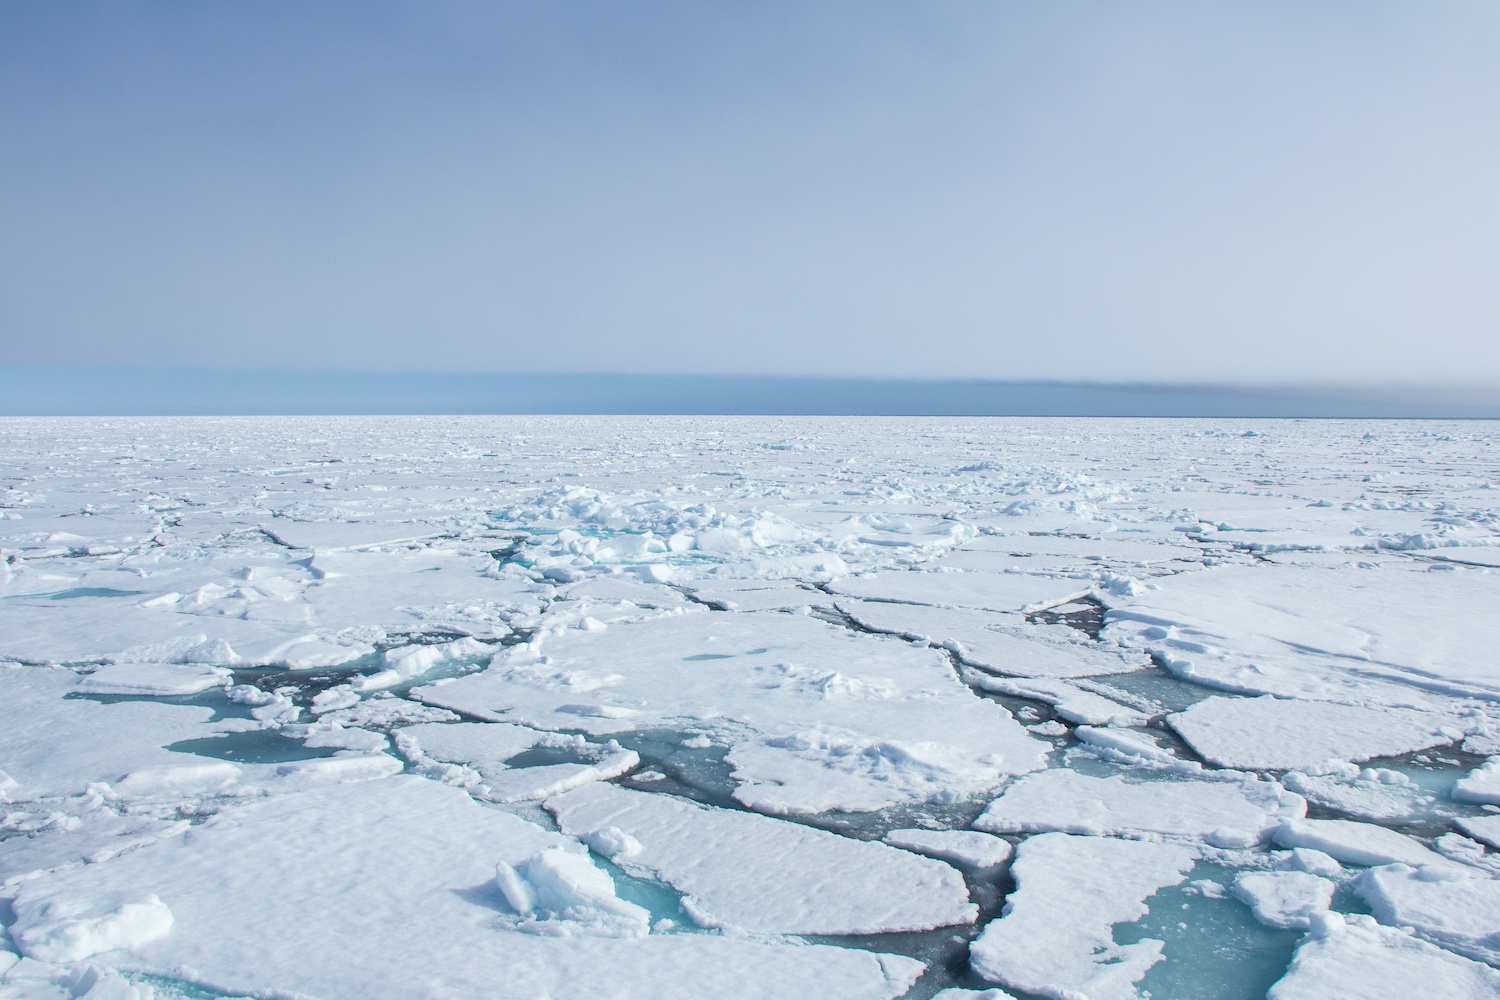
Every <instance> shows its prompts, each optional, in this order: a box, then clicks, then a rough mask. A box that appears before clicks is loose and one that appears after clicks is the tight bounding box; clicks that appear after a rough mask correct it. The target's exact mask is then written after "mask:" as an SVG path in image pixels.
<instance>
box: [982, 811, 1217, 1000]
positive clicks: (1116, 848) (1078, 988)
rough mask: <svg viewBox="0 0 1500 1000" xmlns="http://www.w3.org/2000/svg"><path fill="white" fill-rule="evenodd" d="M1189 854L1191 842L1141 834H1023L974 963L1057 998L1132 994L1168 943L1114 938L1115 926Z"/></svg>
mask: <svg viewBox="0 0 1500 1000" xmlns="http://www.w3.org/2000/svg"><path fill="white" fill-rule="evenodd" d="M1193 860H1194V853H1193V851H1192V850H1191V849H1189V848H1186V847H1182V846H1177V845H1170V844H1154V843H1147V842H1144V841H1135V840H1113V839H1106V838H1099V837H1075V836H1072V835H1070V834H1065V833H1046V834H1042V835H1041V836H1038V837H1030V838H1028V839H1026V840H1024V841H1022V842H1021V846H1020V847H1018V848H1017V849H1016V858H1015V860H1014V861H1013V862H1012V863H1011V874H1012V876H1013V877H1014V878H1015V881H1016V889H1015V891H1014V892H1013V893H1011V895H1010V897H1009V898H1008V899H1007V900H1006V904H1005V911H1004V915H1003V916H1002V917H1001V918H1000V919H999V920H997V921H995V922H993V923H991V924H990V925H989V926H987V927H986V928H985V929H984V932H983V933H982V934H980V936H979V937H978V939H976V940H975V941H974V943H973V944H972V945H970V947H969V953H970V957H971V961H972V963H973V966H974V970H975V971H976V972H978V973H979V974H980V975H981V976H983V977H984V978H985V979H988V980H990V981H992V982H997V983H1000V984H1001V985H1002V986H1008V987H1011V988H1012V989H1018V990H1024V991H1026V992H1029V993H1035V994H1038V995H1039V996H1044V997H1051V998H1054V1000H1072V998H1074V997H1088V998H1089V1000H1133V998H1135V997H1137V996H1138V994H1137V992H1136V989H1135V986H1134V985H1133V984H1134V983H1136V982H1137V981H1139V980H1140V978H1141V977H1142V976H1144V975H1145V974H1146V970H1148V969H1149V968H1150V967H1151V966H1152V965H1154V964H1156V963H1157V962H1159V961H1161V947H1162V942H1160V941H1156V940H1151V939H1144V940H1141V941H1137V942H1136V943H1134V944H1127V945H1118V944H1115V942H1114V939H1113V937H1112V936H1111V928H1112V927H1113V926H1114V925H1115V924H1119V923H1124V922H1126V921H1130V920H1135V919H1137V918H1138V917H1141V916H1142V915H1144V914H1145V912H1146V904H1145V900H1146V899H1147V897H1149V896H1151V895H1152V894H1153V893H1155V892H1156V891H1157V890H1158V889H1161V888H1163V887H1165V886H1169V885H1177V884H1178V883H1180V882H1182V881H1183V880H1184V879H1185V878H1186V877H1187V872H1188V870H1189V869H1191V868H1192V866H1193Z"/></svg>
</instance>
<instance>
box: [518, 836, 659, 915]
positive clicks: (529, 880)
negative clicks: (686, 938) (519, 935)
mask: <svg viewBox="0 0 1500 1000" xmlns="http://www.w3.org/2000/svg"><path fill="white" fill-rule="evenodd" d="M495 883H496V885H497V886H498V888H499V889H500V891H501V893H502V894H503V895H504V896H505V899H506V901H507V902H509V903H510V905H511V907H512V908H513V909H514V910H515V911H516V912H517V913H518V914H520V915H521V916H524V917H532V918H533V919H539V920H542V921H548V922H552V921H558V922H563V923H565V924H577V925H580V927H579V928H578V929H576V930H575V929H573V928H569V927H559V926H545V927H529V926H527V925H522V926H521V927H520V928H519V929H521V930H536V931H537V932H538V933H544V934H549V935H554V936H567V935H569V934H574V933H580V932H581V933H590V934H606V935H609V936H617V937H643V936H644V935H645V934H646V933H647V931H648V929H649V924H650V920H651V914H650V913H648V912H647V911H646V910H645V909H644V908H643V907H640V906H637V905H636V904H634V903H630V902H626V901H625V900H623V899H620V898H619V897H618V896H617V895H616V894H615V884H614V882H613V881H611V880H610V877H609V875H608V874H606V873H605V872H603V871H601V870H600V869H599V868H598V867H597V866H596V865H595V864H594V863H593V862H592V861H590V860H589V857H588V855H586V854H580V853H578V852H577V851H570V850H567V849H565V848H562V847H549V848H547V849H545V850H542V851H538V852H537V853H536V854H533V855H531V856H530V857H528V858H526V859H525V860H524V861H521V862H518V863H517V864H516V865H514V866H512V865H509V864H507V863H506V862H504V861H501V862H499V863H498V864H497V865H496V867H495Z"/></svg>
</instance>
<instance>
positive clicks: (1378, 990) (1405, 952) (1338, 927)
mask: <svg viewBox="0 0 1500 1000" xmlns="http://www.w3.org/2000/svg"><path fill="white" fill-rule="evenodd" d="M1333 997H1337V998H1340V1000H1342V998H1345V997H1347V998H1348V1000H1493V998H1494V997H1500V972H1496V971H1495V970H1494V969H1492V968H1490V967H1489V966H1487V965H1482V964H1480V963H1479V962H1474V961H1470V960H1469V959H1466V958H1463V957H1461V956H1459V955H1455V954H1453V953H1452V952H1448V951H1444V950H1443V949H1441V948H1435V947H1433V946H1432V945H1430V944H1428V943H1427V942H1425V941H1421V940H1418V939H1417V938H1415V937H1413V936H1412V934H1411V932H1410V931H1409V930H1407V931H1403V930H1401V929H1399V928H1394V927H1381V926H1379V925H1378V924H1377V923H1376V922H1375V921H1374V920H1373V919H1372V918H1370V917H1367V916H1352V917H1345V916H1343V915H1342V914H1338V913H1328V914H1323V915H1322V918H1321V919H1318V920H1317V921H1316V923H1315V924H1314V927H1313V931H1312V933H1309V934H1308V935H1307V936H1306V937H1304V938H1303V940H1302V943H1301V944H1300V945H1299V946H1298V948H1297V953H1296V955H1295V956H1294V957H1293V959H1292V965H1291V968H1290V970H1289V971H1288V972H1287V974H1286V976H1285V977H1284V978H1282V979H1281V980H1280V981H1279V982H1277V983H1276V985H1275V986H1273V987H1271V992H1270V993H1269V994H1267V1000H1329V998H1333Z"/></svg>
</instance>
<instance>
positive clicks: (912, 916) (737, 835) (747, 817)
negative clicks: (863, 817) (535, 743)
mask: <svg viewBox="0 0 1500 1000" xmlns="http://www.w3.org/2000/svg"><path fill="white" fill-rule="evenodd" d="M547 809H548V811H550V812H551V813H552V814H553V815H554V816H556V817H557V822H558V825H559V826H560V827H561V828H562V830H563V832H564V833H568V834H571V835H573V836H577V837H580V838H583V839H585V840H587V839H589V838H590V836H591V835H592V834H594V833H595V832H596V831H600V830H612V831H613V832H612V833H611V834H610V836H609V837H608V838H607V840H606V841H605V843H606V844H622V843H625V841H624V840H623V839H622V838H620V837H619V836H618V835H619V834H623V835H624V837H628V838H630V840H633V841H634V845H635V849H633V850H631V851H628V852H623V851H622V852H621V853H620V854H617V855H615V856H614V857H613V859H612V860H614V861H615V863H616V864H618V865H620V867H622V868H624V869H625V870H626V871H641V872H644V873H648V874H649V875H650V876H652V877H654V878H657V879H659V880H661V881H663V882H666V883H667V884H669V885H671V886H672V887H673V888H674V889H677V890H678V891H679V892H682V893H683V894H684V895H683V907H684V908H685V909H686V910H687V911H688V913H689V914H690V915H691V916H692V917H693V919H694V920H695V921H697V922H698V923H699V924H700V925H701V926H704V927H719V928H726V929H731V930H736V931H751V932H759V933H766V934H879V933H886V932H890V931H910V930H926V929H929V928H932V927H943V926H946V925H950V924H964V923H970V922H972V921H973V920H974V917H975V916H976V915H977V913H978V910H977V908H976V907H975V906H974V904H973V903H971V902H970V901H969V893H968V889H966V888H965V886H964V881H963V878H962V876H960V875H959V873H958V872H957V871H956V870H955V869H953V868H952V867H950V866H948V865H946V864H944V863H943V862H941V861H935V860H932V859H930V858H921V857H917V856H915V855H913V854H910V853H908V852H906V851H899V850H896V849H895V848H893V847H887V846H886V845H884V844H881V843H878V842H873V841H860V840H852V839H850V838H847V837H841V836H838V835H837V834H833V833H828V832H826V831H823V830H818V829H814V828H812V827H806V826H801V825H798V824H794V823H787V822H785V821H782V820H777V819H772V818H770V817H766V816H761V815H758V814H756V813H749V812H741V811H738V810H733V809H720V808H717V807H714V806H706V805H702V804H700V803H697V802H692V801H689V800H687V799H680V798H676V797H674V796H669V795H656V794H651V793H647V792H636V791H630V790H628V789H623V788H617V787H614V786H612V785H604V784H595V785H587V786H585V787H583V788H580V789H577V790H576V791H572V792H569V793H567V794H565V795H560V796H557V797H555V798H552V799H548V800H547ZM705 858H712V859H713V862H714V863H713V864H712V865H705V864H704V859H705Z"/></svg>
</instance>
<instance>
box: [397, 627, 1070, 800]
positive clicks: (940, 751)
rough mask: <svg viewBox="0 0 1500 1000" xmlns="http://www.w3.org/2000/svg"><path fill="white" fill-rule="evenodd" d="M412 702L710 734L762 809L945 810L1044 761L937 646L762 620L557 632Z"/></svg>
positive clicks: (591, 728) (543, 723)
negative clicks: (937, 804)
mask: <svg viewBox="0 0 1500 1000" xmlns="http://www.w3.org/2000/svg"><path fill="white" fill-rule="evenodd" d="M414 694H415V696H416V697H418V698H420V699H421V700H423V701H424V702H427V703H428V704H432V705H437V706H441V707H445V708H449V709H454V710H456V711H460V712H463V713H466V714H468V715H470V716H473V717H479V718H488V719H493V720H495V721H500V722H516V723H523V724H525V725H528V726H534V727H538V728H543V729H552V730H583V731H585V732H588V733H592V734H599V735H606V734H613V733H621V732H625V731H628V730H631V729H635V728H640V727H645V726H652V725H660V724H663V723H673V722H675V723H679V724H680V723H685V722H691V723H693V724H695V725H699V726H707V727H709V728H714V729H716V730H721V733H720V735H721V738H722V739H723V740H724V741H725V742H726V743H727V744H729V746H730V751H729V754H728V756H727V758H726V759H727V760H728V761H729V763H730V764H731V765H732V766H733V767H734V777H735V779H736V780H737V781H738V782H739V787H738V788H737V789H736V790H735V797H736V798H737V799H739V800H740V801H741V802H743V803H745V804H746V805H749V806H751V807H752V808H755V809H759V810H761V811H764V812H772V813H778V812H820V811H823V810H826V809H844V810H871V809H878V808H882V807H884V806H887V805H892V804H895V803H899V802H909V801H917V802H921V801H928V800H934V799H936V800H952V799H954V798H957V797H961V796H965V795H973V794H977V793H980V792H983V791H985V790H987V789H989V788H992V787H994V786H995V785H996V784H998V783H999V782H1000V780H1001V779H1002V778H1003V777H1004V776H1005V775H1008V774H1016V773H1024V772H1026V771H1031V770H1035V769H1037V768H1039V767H1041V766H1042V764H1043V763H1044V758H1043V754H1044V753H1045V750H1046V747H1045V745H1043V744H1041V743H1039V742H1037V741H1035V740H1033V739H1032V738H1031V737H1030V736H1029V735H1028V734H1027V733H1026V731H1025V730H1024V729H1023V728H1022V727H1021V726H1020V725H1019V724H1018V723H1016V722H1015V721H1014V720H1013V719H1012V718H1011V717H1010V715H1009V713H1008V712H1006V711H1005V709H1003V708H1001V707H1000V706H999V705H995V704H992V703H989V702H985V701H982V700H980V699H976V698H974V696H973V694H972V693H971V692H970V691H969V689H968V688H967V687H965V686H964V685H963V684H962V683H961V682H960V681H959V679H958V677H957V676H956V675H955V674H954V671H953V668H952V666H951V665H950V664H949V663H948V661H947V659H946V658H945V657H944V656H943V655H942V654H941V653H939V652H937V651H935V650H930V649H917V648H914V647H912V646H911V645H910V644H907V643H900V642H894V641H890V640H884V641H882V640H872V639H870V638H868V637H864V636H860V635H859V634H857V633H852V632H850V631H848V630H847V629H841V628H838V627H837V626H834V625H829V624H827V623H824V622H821V621H817V620H814V619H810V618H804V617H798V616H788V615H779V614H774V613H768V612H749V613H743V614H739V613H735V614H729V613H717V614H695V615H680V616H672V617H666V618H658V619H655V620H652V621H645V622H638V623H634V624H630V625H624V626H619V627H615V628H610V629H608V630H604V631H592V632H591V631H579V630H570V631H568V632H565V633H563V634H560V635H549V636H546V637H545V638H543V639H541V640H540V641H539V642H536V643H535V644H534V645H528V646H516V647H512V648H511V649H508V650H505V651H503V652H501V653H498V654H496V656H495V657H494V659H493V660H492V661H491V665H490V667H489V669H487V670H485V671H484V672H483V673H479V674H472V675H469V676H467V677H461V678H458V679H457V680H453V681H451V682H449V683H445V684H441V685H432V686H428V687H424V688H419V689H418V690H417V691H415V692H414Z"/></svg>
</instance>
